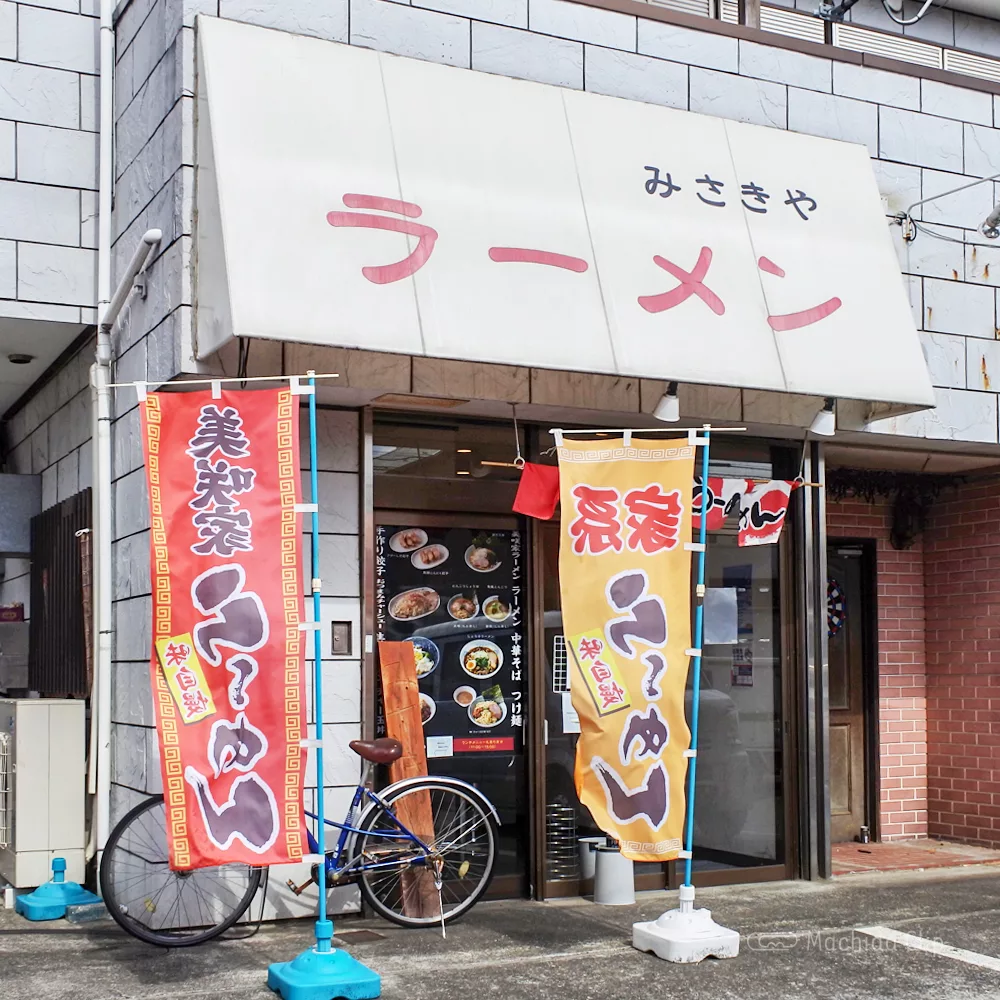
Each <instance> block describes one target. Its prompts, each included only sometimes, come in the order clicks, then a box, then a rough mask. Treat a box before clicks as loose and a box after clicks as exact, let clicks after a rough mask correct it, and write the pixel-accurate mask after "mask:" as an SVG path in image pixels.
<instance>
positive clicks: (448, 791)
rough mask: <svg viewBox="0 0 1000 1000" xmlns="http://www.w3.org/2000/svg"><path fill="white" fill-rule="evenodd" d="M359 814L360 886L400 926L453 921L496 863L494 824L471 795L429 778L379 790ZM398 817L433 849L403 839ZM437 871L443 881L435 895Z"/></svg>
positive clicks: (479, 894) (373, 904)
mask: <svg viewBox="0 0 1000 1000" xmlns="http://www.w3.org/2000/svg"><path fill="white" fill-rule="evenodd" d="M382 798H383V801H384V802H385V804H386V807H387V808H386V809H383V808H381V807H377V808H375V809H373V810H372V812H371V813H369V815H368V816H367V818H366V819H365V820H364V827H363V829H364V832H363V833H362V834H360V835H359V836H358V838H357V840H356V842H355V857H357V858H359V859H360V860H361V862H362V864H364V865H369V866H373V865H378V866H379V867H373V868H369V869H368V870H363V871H362V872H361V878H360V881H361V891H362V893H363V894H364V897H365V899H366V900H367V901H368V903H369V904H370V905H371V907H372V909H374V910H375V911H376V912H377V913H379V914H380V915H381V916H383V917H385V918H386V919H387V920H391V921H393V922H394V923H397V924H401V925H402V926H403V927H428V926H432V925H435V924H440V923H441V920H442V916H443V918H444V921H445V923H448V922H449V921H452V920H457V919H458V918H459V917H460V916H461V915H462V914H463V913H466V912H468V910H469V909H471V907H472V906H473V905H475V903H476V902H477V901H478V900H479V899H480V898H481V897H482V895H483V893H484V892H486V890H487V889H488V888H489V884H490V880H491V879H492V878H493V868H494V865H495V863H496V850H497V826H496V823H495V822H494V820H493V817H492V815H491V814H490V813H489V811H488V810H487V809H486V808H484V806H483V805H482V803H481V802H480V801H479V799H478V798H476V797H475V796H474V795H471V794H469V792H467V791H465V790H463V789H462V788H460V787H457V786H455V785H450V784H445V783H444V782H439V781H435V779H434V778H427V779H426V780H425V781H421V782H420V783H419V784H415V785H409V786H407V787H406V788H402V789H400V790H399V791H397V792H393V790H392V789H391V788H390V789H388V790H387V791H386V792H385V794H384V795H383V796H382ZM392 817H395V818H397V819H398V820H399V821H400V822H401V823H403V824H404V825H405V826H406V827H407V828H408V829H409V830H412V831H413V833H414V834H416V835H417V836H419V837H420V839H421V840H422V841H423V842H424V843H425V844H427V846H428V847H429V848H430V853H427V852H426V851H424V850H423V848H421V847H419V846H418V845H417V844H415V843H413V841H411V840H409V839H402V838H401V836H400V831H399V827H398V826H397V825H396V823H395V822H394V820H393V818H392ZM435 876H437V878H438V879H439V880H440V883H441V892H440V896H439V895H438V890H437V886H436V884H435V881H436V879H435Z"/></svg>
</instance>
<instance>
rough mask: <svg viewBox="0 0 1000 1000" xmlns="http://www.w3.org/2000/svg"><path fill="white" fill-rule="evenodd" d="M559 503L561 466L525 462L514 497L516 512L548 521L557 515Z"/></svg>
mask: <svg viewBox="0 0 1000 1000" xmlns="http://www.w3.org/2000/svg"><path fill="white" fill-rule="evenodd" d="M558 503H559V466H557V465H538V464H537V463H536V462H525V463H524V468H522V469H521V481H520V483H518V486H517V495H516V496H515V497H514V510H515V511H516V512H517V513H518V514H526V515H527V516H528V517H536V518H538V519H539V520H542V521H548V520H551V518H552V515H553V514H555V512H556V505H557V504H558Z"/></svg>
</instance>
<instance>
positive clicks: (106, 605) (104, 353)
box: [87, 0, 115, 860]
mask: <svg viewBox="0 0 1000 1000" xmlns="http://www.w3.org/2000/svg"><path fill="white" fill-rule="evenodd" d="M99 52H100V106H101V114H100V124H99V126H98V127H99V130H100V135H99V140H98V149H99V160H98V183H97V206H98V223H97V315H98V317H99V318H100V317H102V316H103V315H104V313H105V312H106V310H107V307H108V303H109V302H110V299H111V189H112V185H113V183H114V160H113V156H114V121H113V115H114V71H115V27H114V0H101V9H100V26H99ZM110 371H111V336H110V331H108V330H106V329H105V328H103V327H99V328H98V333H97V355H96V357H95V359H94V364H93V365H92V366H91V369H90V384H91V412H92V413H93V426H92V428H91V433H92V437H91V441H92V445H91V447H92V455H93V458H92V462H93V483H94V491H93V497H92V502H93V505H94V509H93V516H92V519H91V525H92V531H93V534H92V536H91V539H92V542H93V547H92V554H93V610H94V626H93V636H92V641H93V646H94V652H93V663H94V683H93V687H92V688H91V699H90V713H91V718H90V725H91V734H92V735H91V779H90V782H89V787H90V789H91V790H92V791H93V792H94V794H95V795H96V799H97V801H96V802H95V803H94V809H93V812H92V816H93V817H94V818H93V819H92V821H91V831H90V838H89V841H88V844H87V858H88V860H89V859H90V858H91V857H92V856H93V855H94V853H95V852H97V853H98V854H99V853H100V851H102V850H103V848H104V844H105V843H106V842H107V839H108V835H109V833H110V832H111V831H110V827H111V610H112V609H111V579H112V566H111V405H110V390H109V389H108V387H107V386H108V382H110V381H111V377H110Z"/></svg>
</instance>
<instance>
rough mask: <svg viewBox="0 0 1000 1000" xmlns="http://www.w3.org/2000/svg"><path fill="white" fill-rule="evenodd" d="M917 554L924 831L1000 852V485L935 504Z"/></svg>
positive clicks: (975, 489) (964, 490)
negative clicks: (921, 580) (924, 726)
mask: <svg viewBox="0 0 1000 1000" xmlns="http://www.w3.org/2000/svg"><path fill="white" fill-rule="evenodd" d="M925 546H926V560H925V579H926V584H927V591H926V592H927V673H928V677H927V699H928V708H927V718H928V727H929V737H928V738H929V752H928V759H927V763H928V779H929V786H930V787H929V793H930V795H929V806H930V823H929V828H930V833H931V835H932V836H938V837H945V838H953V839H956V840H962V841H965V842H968V843H973V844H981V845H984V846H989V847H1000V487H998V486H996V485H985V486H973V485H970V486H966V487H962V488H961V489H960V490H959V491H958V492H957V494H948V495H946V496H945V497H944V498H942V500H941V501H939V503H938V504H937V505H936V506H935V508H934V512H933V514H932V517H931V521H930V525H929V528H928V531H927V533H926V535H925Z"/></svg>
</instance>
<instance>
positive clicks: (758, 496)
mask: <svg viewBox="0 0 1000 1000" xmlns="http://www.w3.org/2000/svg"><path fill="white" fill-rule="evenodd" d="M798 485H799V484H798V481H797V480H794V479H772V480H770V481H769V482H764V483H757V484H756V485H754V486H753V488H752V489H750V490H748V491H747V492H746V493H744V494H743V496H742V497H741V499H740V533H739V542H738V544H739V545H740V547H741V548H744V547H746V546H749V545H776V544H777V543H778V539H779V538H780V537H781V529H782V528H783V527H784V526H785V515H786V514H787V513H788V500H789V497H790V496H791V493H792V490H794V489H795V487H796V486H798Z"/></svg>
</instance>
